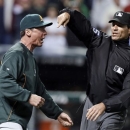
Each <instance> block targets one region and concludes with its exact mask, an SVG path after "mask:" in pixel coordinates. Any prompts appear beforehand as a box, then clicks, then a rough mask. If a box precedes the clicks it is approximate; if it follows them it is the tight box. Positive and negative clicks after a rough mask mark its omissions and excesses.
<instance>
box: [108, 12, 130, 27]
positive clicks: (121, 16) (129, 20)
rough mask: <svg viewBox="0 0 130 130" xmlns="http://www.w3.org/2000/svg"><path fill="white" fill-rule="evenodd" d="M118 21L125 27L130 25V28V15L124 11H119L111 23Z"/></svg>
mask: <svg viewBox="0 0 130 130" xmlns="http://www.w3.org/2000/svg"><path fill="white" fill-rule="evenodd" d="M114 21H117V22H119V23H121V24H123V25H128V27H130V14H129V13H127V12H123V11H118V12H116V13H115V14H114V16H113V19H111V20H110V21H109V23H111V22H114Z"/></svg>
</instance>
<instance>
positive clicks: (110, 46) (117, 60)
mask: <svg viewBox="0 0 130 130" xmlns="http://www.w3.org/2000/svg"><path fill="white" fill-rule="evenodd" d="M62 12H68V13H69V14H70V15H71V17H70V21H69V23H68V27H69V28H70V29H71V31H72V32H73V33H74V34H75V35H76V36H77V37H78V38H79V39H80V40H81V41H83V43H84V44H85V46H86V47H87V48H88V51H87V61H88V63H87V70H88V76H87V95H88V97H89V98H90V100H91V101H92V103H93V104H97V103H100V102H103V103H104V104H105V106H106V112H115V111H122V110H124V109H127V108H128V107H129V106H130V47H129V39H126V40H120V41H113V40H112V39H111V37H108V36H106V35H105V34H104V33H103V32H101V31H99V30H97V29H95V28H93V27H92V26H91V24H90V22H89V21H88V20H87V19H86V18H85V17H84V16H83V15H82V14H81V13H79V12H77V11H70V10H69V9H64V10H62V11H61V13H62Z"/></svg>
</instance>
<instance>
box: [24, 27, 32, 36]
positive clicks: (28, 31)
mask: <svg viewBox="0 0 130 130" xmlns="http://www.w3.org/2000/svg"><path fill="white" fill-rule="evenodd" d="M25 35H27V36H28V37H30V36H31V30H30V29H26V30H25Z"/></svg>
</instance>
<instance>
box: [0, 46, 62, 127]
mask: <svg viewBox="0 0 130 130" xmlns="http://www.w3.org/2000/svg"><path fill="white" fill-rule="evenodd" d="M31 94H37V95H39V96H41V97H43V98H45V104H44V105H43V106H42V107H41V108H40V109H41V111H42V112H43V113H44V114H45V115H46V116H48V117H49V118H52V119H57V117H58V116H59V115H60V113H61V112H62V109H61V108H60V107H59V106H58V105H57V104H56V103H55V102H54V101H53V100H52V98H51V96H50V95H49V94H48V92H47V90H46V88H45V86H44V85H43V83H42V82H41V80H40V78H39V74H38V66H37V63H36V61H35V59H34V57H33V53H32V52H31V51H29V50H28V48H27V47H26V46H25V45H24V44H22V43H17V44H15V45H13V46H12V47H11V48H10V49H9V50H8V51H7V52H6V53H5V55H4V56H3V58H2V62H1V67H0V113H1V114H0V123H3V122H6V121H12V122H16V123H19V124H21V125H22V127H23V128H24V129H26V126H27V123H28V121H29V119H30V117H31V114H32V105H30V104H29V102H28V100H29V98H30V96H31Z"/></svg>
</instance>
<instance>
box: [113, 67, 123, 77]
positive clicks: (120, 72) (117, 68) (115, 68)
mask: <svg viewBox="0 0 130 130" xmlns="http://www.w3.org/2000/svg"><path fill="white" fill-rule="evenodd" d="M113 70H114V71H115V72H116V73H118V74H120V75H122V74H123V72H124V69H123V68H121V67H120V66H117V65H115V67H114V69H113Z"/></svg>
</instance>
